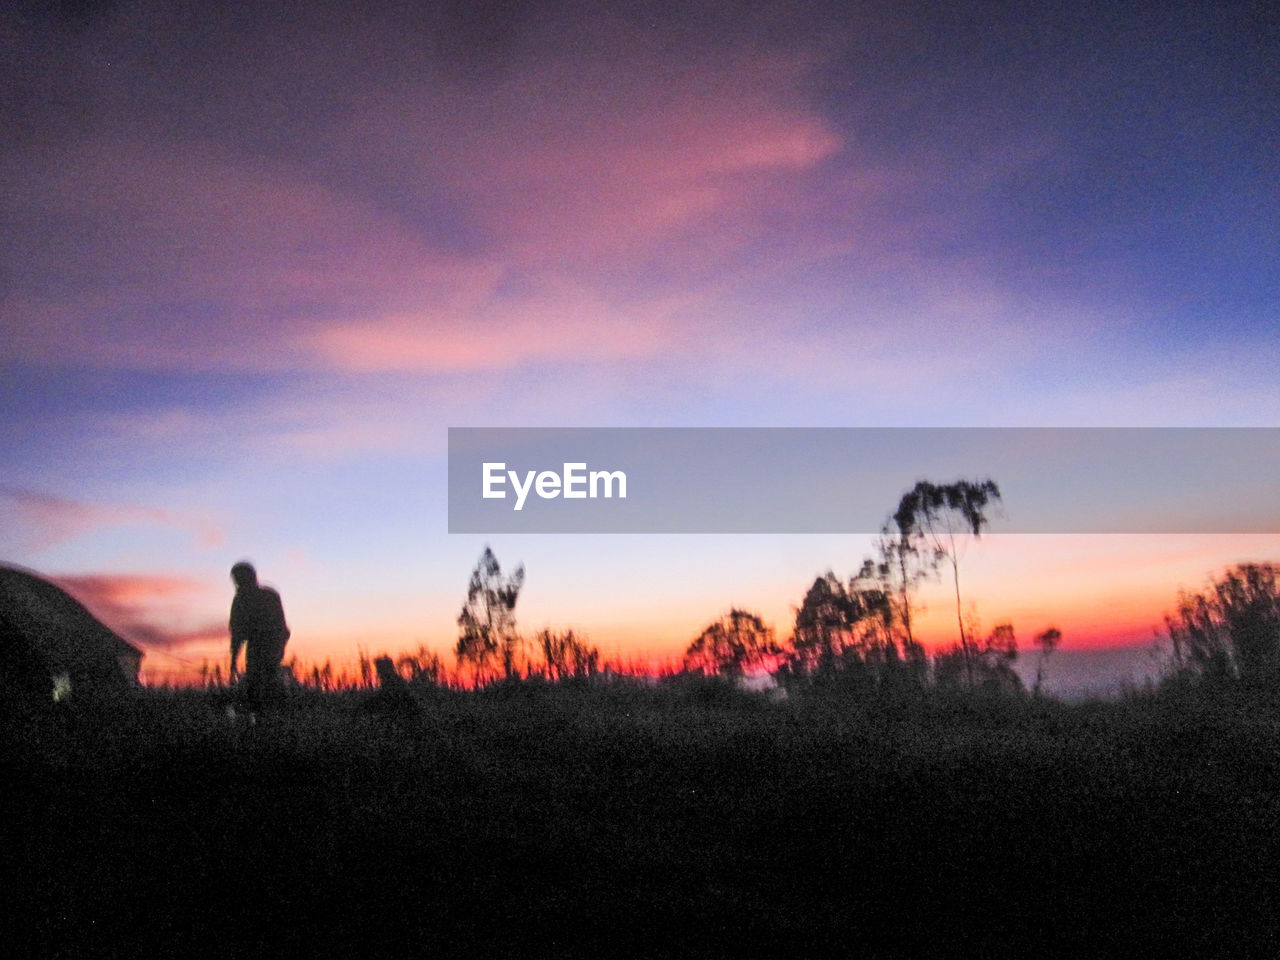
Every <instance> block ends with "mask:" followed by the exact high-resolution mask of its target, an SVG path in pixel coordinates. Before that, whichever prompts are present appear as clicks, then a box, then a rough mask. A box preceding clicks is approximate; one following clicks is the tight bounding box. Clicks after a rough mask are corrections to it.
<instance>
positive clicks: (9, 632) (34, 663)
mask: <svg viewBox="0 0 1280 960" xmlns="http://www.w3.org/2000/svg"><path fill="white" fill-rule="evenodd" d="M141 666H142V651H141V650H139V649H138V648H137V647H135V646H134V645H133V644H131V643H128V642H127V641H125V640H123V639H121V638H120V637H119V636H117V635H116V634H115V633H113V632H112V631H111V630H110V629H108V628H107V627H106V626H104V625H103V624H102V623H101V622H100V621H99V620H98V619H97V618H96V617H94V616H93V614H91V613H90V612H89V611H88V610H86V609H85V607H84V605H83V604H82V603H80V601H78V600H76V599H75V598H74V597H72V596H71V595H70V594H69V593H67V592H66V591H65V590H63V589H62V588H61V587H59V586H56V585H55V584H53V583H50V582H49V581H48V580H46V579H44V578H43V577H40V576H38V575H36V574H35V573H32V572H30V571H28V570H22V569H20V568H18V567H13V566H9V565H6V564H0V678H2V682H3V687H4V688H5V689H4V693H5V694H6V695H9V694H13V693H16V694H27V695H30V696H34V697H37V698H41V699H46V700H50V699H52V700H56V699H60V698H62V697H66V696H76V697H77V698H79V697H83V696H95V695H99V694H104V693H105V694H110V693H119V692H123V691H124V690H126V689H128V688H130V687H132V686H134V685H136V684H137V682H138V671H139V669H140V668H141Z"/></svg>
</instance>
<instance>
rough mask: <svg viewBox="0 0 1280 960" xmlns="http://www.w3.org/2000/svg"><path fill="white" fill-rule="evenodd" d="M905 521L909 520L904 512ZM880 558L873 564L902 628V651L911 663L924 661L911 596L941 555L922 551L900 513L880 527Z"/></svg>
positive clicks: (878, 550) (934, 569)
mask: <svg viewBox="0 0 1280 960" xmlns="http://www.w3.org/2000/svg"><path fill="white" fill-rule="evenodd" d="M902 519H903V520H906V519H908V518H907V517H906V515H903V517H902ZM875 547H876V553H877V554H878V555H879V558H878V560H876V561H872V560H870V559H868V560H867V561H865V562H864V567H865V564H872V563H874V569H875V574H876V577H877V579H879V581H880V582H881V584H882V585H883V589H884V591H885V593H886V594H887V595H888V596H889V597H890V599H891V602H892V604H893V615H894V618H895V619H896V620H897V622H898V623H899V624H900V625H901V627H902V634H903V644H902V646H903V653H904V654H905V655H906V658H907V659H908V660H909V661H911V662H920V663H923V661H924V648H923V647H922V646H921V645H920V644H919V643H917V642H916V638H915V634H914V632H913V631H912V626H911V614H912V609H911V595H912V593H914V592H915V590H916V588H917V587H918V586H919V585H920V582H921V581H922V580H924V579H925V578H927V577H930V576H932V575H933V574H934V573H936V572H937V569H938V558H937V556H936V555H935V553H934V552H933V551H921V549H920V545H919V542H918V539H917V538H916V537H913V536H912V535H911V531H910V530H903V529H902V528H901V527H899V526H898V515H897V514H895V515H894V516H893V517H890V518H889V521H888V522H887V523H886V524H885V525H884V526H883V527H882V528H881V530H880V536H879V537H878V538H876V542H875Z"/></svg>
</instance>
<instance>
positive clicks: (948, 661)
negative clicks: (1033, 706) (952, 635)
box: [933, 623, 1022, 692]
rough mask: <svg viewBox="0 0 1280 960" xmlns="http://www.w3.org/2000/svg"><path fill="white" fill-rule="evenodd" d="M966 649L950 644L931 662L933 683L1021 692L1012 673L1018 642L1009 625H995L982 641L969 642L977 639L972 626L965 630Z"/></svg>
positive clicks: (1014, 674) (1011, 626)
mask: <svg viewBox="0 0 1280 960" xmlns="http://www.w3.org/2000/svg"><path fill="white" fill-rule="evenodd" d="M967 633H968V634H969V636H970V642H969V646H968V647H967V648H966V647H964V646H962V645H961V644H958V643H956V644H952V645H951V646H950V647H949V648H948V649H946V650H944V651H943V652H941V653H939V654H938V655H937V656H936V657H935V658H934V661H933V675H934V680H935V682H936V683H937V684H938V685H939V686H954V685H957V684H960V683H963V684H964V685H965V686H969V687H987V688H989V689H995V690H1004V691H1009V692H1015V691H1018V690H1021V689H1022V679H1021V678H1020V677H1019V676H1018V674H1017V672H1016V671H1015V670H1014V669H1013V664H1014V662H1015V661H1016V660H1017V659H1018V640H1017V638H1016V636H1015V635H1014V632H1013V624H1011V623H1002V624H999V625H997V626H996V627H995V628H994V629H993V630H992V631H991V633H989V634H988V635H987V637H986V639H985V640H981V641H979V640H973V639H972V638H973V637H975V636H977V634H978V630H977V627H976V624H974V625H972V626H970V627H969V628H968V630H967Z"/></svg>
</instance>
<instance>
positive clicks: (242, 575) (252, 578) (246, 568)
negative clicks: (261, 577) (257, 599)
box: [231, 560, 258, 589]
mask: <svg viewBox="0 0 1280 960" xmlns="http://www.w3.org/2000/svg"><path fill="white" fill-rule="evenodd" d="M231 579H232V581H233V582H234V583H235V585H236V589H240V588H242V587H256V586H257V585H258V571H257V570H255V569H253V564H252V563H245V561H243V560H241V561H240V562H239V563H237V564H236V565H235V566H234V567H232V568H231Z"/></svg>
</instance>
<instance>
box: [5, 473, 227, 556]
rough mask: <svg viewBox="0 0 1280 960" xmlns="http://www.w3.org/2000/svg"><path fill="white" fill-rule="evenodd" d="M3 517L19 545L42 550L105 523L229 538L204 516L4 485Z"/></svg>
mask: <svg viewBox="0 0 1280 960" xmlns="http://www.w3.org/2000/svg"><path fill="white" fill-rule="evenodd" d="M0 516H4V517H5V518H6V523H5V525H6V527H8V528H9V529H10V533H11V535H13V534H14V533H15V532H16V535H17V539H18V540H19V541H20V542H21V546H22V547H23V548H24V549H28V550H43V549H47V548H49V547H52V546H55V545H57V544H59V543H64V542H66V541H68V540H74V539H75V538H77V537H80V536H83V535H84V534H86V533H89V532H90V531H92V530H96V529H99V528H102V527H118V526H132V525H136V524H151V525H158V526H164V527H174V528H178V529H181V530H185V531H187V532H189V533H190V534H191V535H192V536H193V537H194V540H195V543H196V544H197V545H198V546H200V547H202V548H212V547H219V546H221V545H222V544H223V543H224V542H225V540H226V538H225V536H224V535H223V532H222V530H221V529H219V528H218V527H217V526H216V525H215V524H214V523H213V522H212V521H210V520H209V519H208V518H206V517H201V516H196V515H188V514H185V513H179V512H175V511H171V510H162V509H159V508H155V507H141V506H136V505H133V504H108V503H94V502H89V501H83V500H71V499H68V498H65V497H58V496H54V495H52V494H47V493H41V492H38V491H34V490H26V489H23V488H20V487H11V486H3V485H0Z"/></svg>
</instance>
